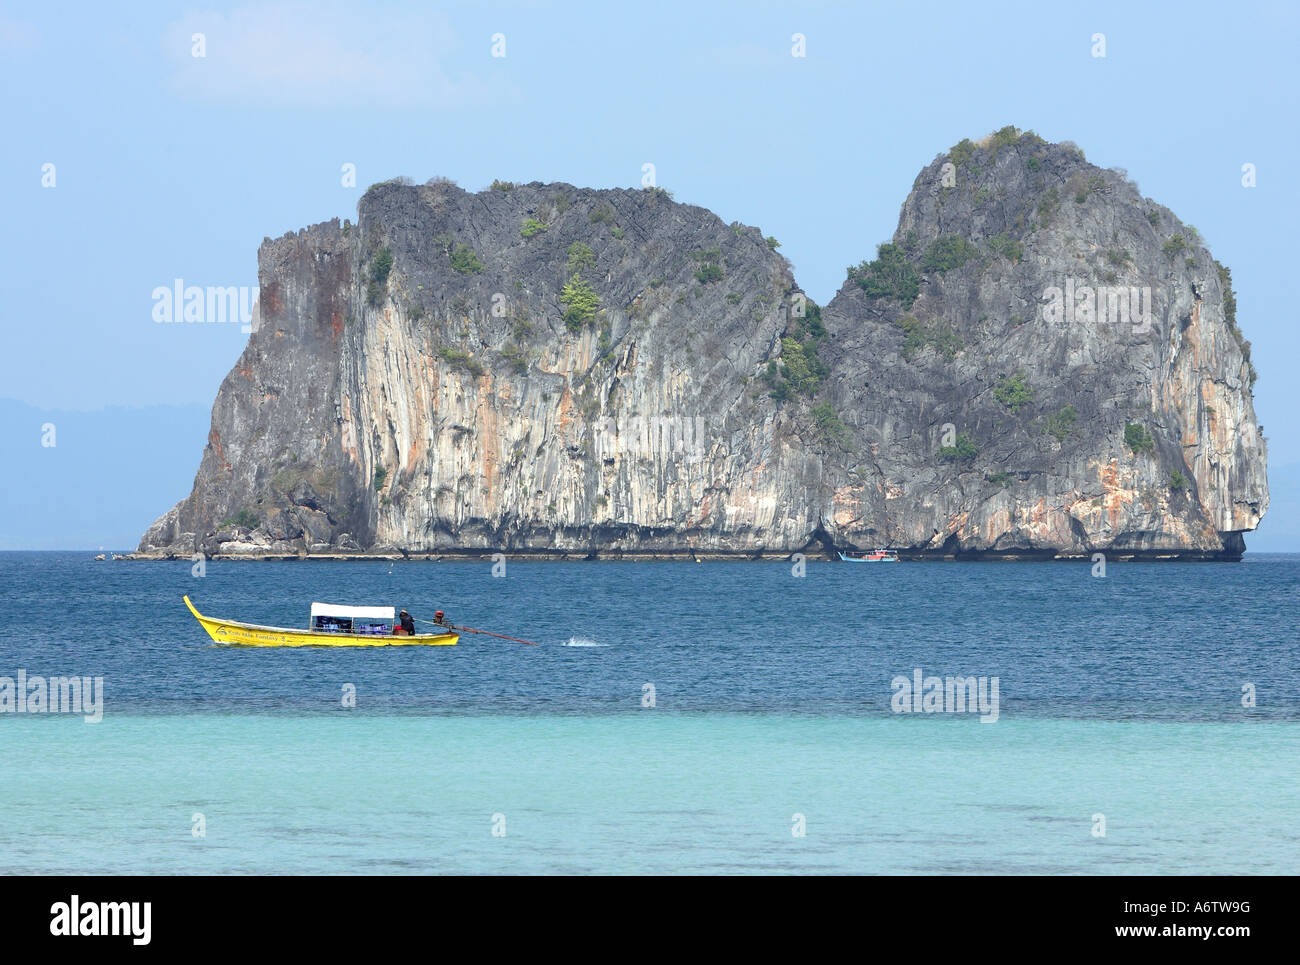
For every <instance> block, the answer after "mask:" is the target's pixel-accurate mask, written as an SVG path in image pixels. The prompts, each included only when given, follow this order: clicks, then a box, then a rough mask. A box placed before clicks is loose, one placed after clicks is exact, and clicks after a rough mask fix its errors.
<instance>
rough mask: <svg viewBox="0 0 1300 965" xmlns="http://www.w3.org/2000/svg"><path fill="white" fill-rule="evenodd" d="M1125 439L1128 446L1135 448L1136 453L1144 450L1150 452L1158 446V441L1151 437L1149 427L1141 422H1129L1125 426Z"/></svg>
mask: <svg viewBox="0 0 1300 965" xmlns="http://www.w3.org/2000/svg"><path fill="white" fill-rule="evenodd" d="M1124 441H1125V442H1126V443H1127V444H1128V447H1129V448H1130V449H1132V450H1133V454H1134V455H1139V454H1141V453H1144V452H1150V451H1151V450H1153V449H1154V448H1155V447H1156V441H1155V440H1154V439H1152V438H1151V433H1149V432H1148V431H1147V427H1146V426H1144V425H1142V423H1140V422H1129V423H1126V424H1125V426H1124Z"/></svg>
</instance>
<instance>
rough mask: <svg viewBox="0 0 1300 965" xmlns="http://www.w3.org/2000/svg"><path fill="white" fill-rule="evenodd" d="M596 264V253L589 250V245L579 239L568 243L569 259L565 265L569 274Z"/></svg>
mask: <svg viewBox="0 0 1300 965" xmlns="http://www.w3.org/2000/svg"><path fill="white" fill-rule="evenodd" d="M595 264H596V253H595V252H594V251H592V250H591V246H590V245H588V244H584V243H583V242H581V241H575V242H574V243H573V244H571V245H569V260H568V263H567V265H566V267H567V268H568V270H569V274H570V275H573V274H576V273H578V272H580V271H582V270H583V269H584V268H592V267H594V266H595Z"/></svg>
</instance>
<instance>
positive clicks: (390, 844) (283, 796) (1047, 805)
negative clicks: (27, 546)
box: [0, 710, 1300, 874]
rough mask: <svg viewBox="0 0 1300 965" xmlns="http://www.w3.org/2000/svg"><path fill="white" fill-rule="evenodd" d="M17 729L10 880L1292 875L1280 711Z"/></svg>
mask: <svg viewBox="0 0 1300 965" xmlns="http://www.w3.org/2000/svg"><path fill="white" fill-rule="evenodd" d="M5 735H6V738H7V740H6V746H7V750H6V755H5V763H4V769H5V772H6V773H5V777H4V779H3V783H4V792H3V799H4V808H3V811H2V812H0V814H2V815H3V817H2V819H0V820H2V822H3V823H2V825H0V827H2V828H3V837H4V840H5V854H6V861H5V864H6V870H7V871H9V872H11V873H25V872H57V873H69V874H79V873H114V872H117V873H120V872H133V873H146V874H147V873H165V872H180V873H187V872H206V873H217V874H227V873H258V874H275V873H285V872H298V873H325V874H354V873H378V874H404V873H452V872H461V873H535V872H559V873H590V872H597V873H599V872H608V873H677V872H705V873H708V872H717V873H747V872H797V871H805V872H851V873H895V874H914V873H945V872H957V873H990V874H1173V873H1195V874H1205V873H1213V874H1278V873H1287V872H1289V873H1294V872H1295V871H1296V869H1297V867H1300V861H1298V859H1300V828H1297V824H1296V821H1295V818H1296V815H1298V814H1300V783H1298V782H1297V781H1296V780H1295V776H1294V765H1295V762H1296V761H1297V760H1300V725H1297V724H1294V723H1289V722H1281V723H1278V722H1259V723H1253V724H1244V725H1237V724H1227V723H1199V724H1198V723H1173V722H1164V721H1160V722H1110V721H1077V720H1025V721H1017V720H1003V721H1001V722H999V723H998V724H996V725H981V724H979V723H978V722H977V721H975V720H972V719H970V718H964V719H955V718H951V717H949V718H938V717H930V718H921V717H912V718H902V717H895V718H847V717H837V716H822V717H780V716H763V715H743V714H723V715H708V716H704V715H695V714H684V715H676V714H662V713H658V712H656V711H652V710H646V711H644V712H643V713H640V714H636V715H627V716H613V715H603V716H592V717H586V716H554V717H541V718H537V717H523V716H474V717H365V716H351V717H349V716H345V715H344V714H342V713H340V714H339V715H338V716H336V717H333V718H319V717H317V718H284V717H275V716H264V715H259V716H220V715H201V716H196V717H179V718H178V717H170V716H125V717H117V718H113V717H108V718H106V719H105V721H104V722H103V723H101V724H99V725H95V726H87V725H85V724H82V723H81V722H80V721H76V720H70V719H66V718H65V719H55V718H46V719H33V718H28V719H24V720H23V721H22V722H21V723H19V724H18V725H17V726H16V727H15V726H13V725H12V723H11V724H10V725H8V726H7V727H6V731H5ZM195 813H201V814H203V815H204V818H205V821H206V837H204V838H201V839H200V838H195V837H194V836H193V834H192V831H191V828H192V823H191V822H192V819H193V816H194V814H195ZM1097 813H1101V814H1104V815H1105V817H1106V837H1105V838H1096V837H1094V836H1093V835H1092V833H1091V831H1092V828H1093V824H1092V821H1093V815H1094V814H1097ZM796 814H802V815H804V818H805V821H806V837H803V838H797V837H795V836H794V835H793V834H792V828H793V826H794V820H795V819H794V815H796ZM494 815H503V816H504V819H505V826H504V830H505V835H504V837H494V836H493V833H492V831H493V827H494V824H493V820H494ZM497 827H498V829H499V824H498V825H497Z"/></svg>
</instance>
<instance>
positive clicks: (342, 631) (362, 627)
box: [182, 596, 460, 647]
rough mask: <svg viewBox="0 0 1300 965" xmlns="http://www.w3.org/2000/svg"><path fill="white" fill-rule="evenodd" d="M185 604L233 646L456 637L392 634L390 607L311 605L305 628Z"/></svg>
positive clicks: (408, 643)
mask: <svg viewBox="0 0 1300 965" xmlns="http://www.w3.org/2000/svg"><path fill="white" fill-rule="evenodd" d="M182 599H184V600H185V605H186V606H187V607H189V608H190V612H191V613H193V614H194V619H196V620H198V621H199V624H200V625H201V626H202V627H203V629H204V630H207V631H208V636H210V637H211V638H212V639H213V640H215V641H216V642H217V643H219V644H225V645H227V646H236V647H421V646H423V647H450V646H454V645H455V644H456V641H457V640H459V639H460V634H458V633H456V632H455V631H454V630H441V631H439V632H438V633H417V634H414V635H408V634H395V633H393V622H394V618H395V615H394V612H393V608H392V607H390V606H387V607H384V606H338V605H335V604H330V603H313V604H312V605H311V626H310V628H308V629H306V630H297V629H291V628H289V627H262V626H258V625H257V624H254V623H239V622H237V621H235V620H217V619H215V618H213V617H205V616H204V615H203V614H202V613H200V612H199V611H198V610H196V609H195V608H194V604H193V603H191V602H190V598H189V597H188V596H185V597H183V598H182Z"/></svg>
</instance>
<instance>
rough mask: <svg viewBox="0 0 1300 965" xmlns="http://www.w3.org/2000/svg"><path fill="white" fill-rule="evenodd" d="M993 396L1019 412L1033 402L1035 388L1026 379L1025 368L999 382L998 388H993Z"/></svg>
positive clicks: (1013, 410)
mask: <svg viewBox="0 0 1300 965" xmlns="http://www.w3.org/2000/svg"><path fill="white" fill-rule="evenodd" d="M993 398H995V399H997V400H998V401H999V402H1001V403H1002V404H1003V405H1004V406H1006V407H1007V408H1008V409H1010V410H1011V411H1012V412H1019V411H1020V410H1021V408H1023V407H1024V406H1026V405H1028V404H1029V403H1030V402H1032V401H1033V398H1034V390H1033V389H1032V388H1031V387H1030V385H1029V383H1028V381H1026V379H1025V371H1024V369H1021V370H1020V371H1019V372H1017V373H1016V374H1015V375H1009V376H1007V377H1005V378H1004V379H1003V380H1002V381H1001V382H999V383H998V385H997V388H995V389H994V390H993Z"/></svg>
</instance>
